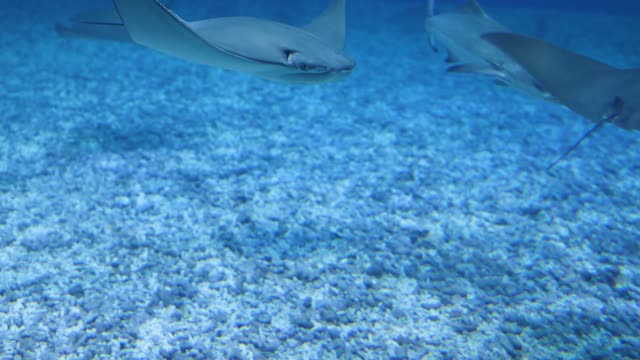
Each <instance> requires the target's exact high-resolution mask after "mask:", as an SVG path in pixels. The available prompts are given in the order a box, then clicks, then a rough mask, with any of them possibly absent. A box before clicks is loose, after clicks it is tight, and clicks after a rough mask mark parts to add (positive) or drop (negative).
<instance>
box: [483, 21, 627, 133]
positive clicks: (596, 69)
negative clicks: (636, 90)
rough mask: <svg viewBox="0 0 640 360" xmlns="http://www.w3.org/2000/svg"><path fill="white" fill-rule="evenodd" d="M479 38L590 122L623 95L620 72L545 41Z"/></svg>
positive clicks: (515, 36) (497, 36)
mask: <svg viewBox="0 0 640 360" xmlns="http://www.w3.org/2000/svg"><path fill="white" fill-rule="evenodd" d="M483 38H484V39H486V40H488V41H489V42H491V43H492V44H494V45H495V46H497V47H498V48H499V49H501V50H502V51H504V52H505V53H506V54H507V55H509V56H510V57H511V58H513V59H514V60H515V61H517V62H518V63H519V64H520V65H521V66H522V67H523V68H524V69H525V70H526V71H527V72H528V73H529V74H531V76H533V77H534V78H535V79H536V80H537V81H538V82H539V83H540V84H541V85H542V87H543V88H544V89H545V90H546V91H548V92H549V93H550V94H551V95H553V97H554V98H556V99H557V100H558V101H559V102H561V103H563V104H564V105H566V106H568V107H569V108H570V109H572V110H573V111H575V112H577V113H578V114H581V115H582V116H584V117H586V118H588V119H591V120H593V121H599V119H600V117H601V116H602V114H603V112H605V111H606V109H607V106H608V104H610V103H611V101H612V100H613V99H615V98H616V96H619V95H620V93H621V92H623V91H624V90H623V88H624V86H623V82H624V79H623V78H622V76H623V71H621V70H619V69H616V68H614V67H612V66H610V65H607V64H604V63H601V62H598V61H596V60H593V59H591V58H588V57H586V56H582V55H580V54H576V53H574V52H571V51H569V50H566V49H563V48H561V47H558V46H556V45H553V44H550V43H548V42H545V41H542V40H539V39H536V38H532V37H528V36H524V35H518V34H513V33H489V34H484V35H483Z"/></svg>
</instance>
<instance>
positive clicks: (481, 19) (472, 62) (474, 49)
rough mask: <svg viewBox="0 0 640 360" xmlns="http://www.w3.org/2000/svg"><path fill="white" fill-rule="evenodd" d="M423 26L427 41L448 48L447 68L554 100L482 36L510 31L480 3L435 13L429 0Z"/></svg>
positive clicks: (435, 48)
mask: <svg viewBox="0 0 640 360" xmlns="http://www.w3.org/2000/svg"><path fill="white" fill-rule="evenodd" d="M427 7H428V15H427V18H426V20H425V23H424V25H425V29H426V31H427V33H428V34H429V43H430V45H431V48H432V49H433V50H434V51H437V46H436V43H438V44H441V45H442V46H443V47H444V48H446V50H447V52H448V57H447V60H446V61H447V63H449V64H451V65H450V66H449V68H448V70H447V71H448V72H465V73H476V74H486V75H490V76H493V77H494V78H495V79H496V83H497V84H498V85H504V86H509V87H512V88H515V89H518V90H520V91H522V92H524V93H526V94H528V95H530V96H533V97H536V98H542V99H545V100H551V101H553V99H552V97H551V95H550V94H549V93H548V92H547V91H546V90H545V89H544V88H543V87H542V86H540V84H539V83H538V82H537V81H536V80H535V79H534V78H533V77H532V76H531V75H529V74H528V73H527V72H526V71H525V70H524V69H523V68H522V66H520V64H518V63H517V62H515V61H513V60H512V59H511V58H510V57H509V56H508V55H506V54H505V53H504V52H503V51H502V50H500V49H499V48H498V47H496V46H494V45H493V44H492V43H491V42H489V41H486V40H485V39H483V38H482V34H485V33H488V32H509V29H507V28H506V27H505V26H503V25H502V24H500V23H498V22H497V21H495V20H494V19H493V18H491V17H490V16H489V15H487V13H486V12H485V11H484V10H483V9H482V8H481V7H480V5H479V4H478V2H477V1H476V0H469V1H468V2H467V3H466V4H465V5H463V6H462V7H460V8H458V9H456V10H455V11H452V12H448V13H444V14H439V15H434V0H428V3H427Z"/></svg>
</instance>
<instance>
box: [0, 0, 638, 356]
mask: <svg viewBox="0 0 640 360" xmlns="http://www.w3.org/2000/svg"><path fill="white" fill-rule="evenodd" d="M69 11H70V12H71V11H73V10H69ZM382 13H384V14H392V13H393V11H390V12H382ZM407 13H410V12H402V11H398V13H397V15H396V17H395V18H396V19H397V18H399V17H402V16H403V15H402V14H407ZM61 14H62V12H61ZM61 14H57V15H60V16H62V15H61ZM536 14H537V15H536ZM14 15H15V16H8V17H5V16H2V22H3V23H1V24H0V28H3V29H11V31H2V32H0V49H2V52H1V53H0V69H3V71H2V72H3V76H2V77H0V88H1V89H2V93H0V113H1V114H2V115H1V117H0V354H2V356H1V357H0V358H2V359H19V358H23V359H32V358H33V359H36V358H38V359H58V358H68V359H90V358H131V359H163V358H164V359H180V358H197V359H203V358H212V359H264V358H283V359H285V358H286V359H335V358H344V359H508V358H522V359H524V358H526V359H560V358H566V359H570V358H580V359H583V358H584V359H586V358H591V359H623V358H627V359H633V358H640V340H639V338H638V337H639V336H640V310H639V307H638V300H639V299H640V267H639V266H640V261H639V260H638V256H639V255H640V246H639V241H638V239H639V236H640V209H639V208H638V202H637V199H638V196H639V195H640V187H639V185H638V180H637V179H638V178H640V167H639V166H638V156H637V153H638V152H639V150H640V141H639V139H640V138H639V137H638V134H637V133H629V132H624V131H622V130H619V129H616V128H613V127H608V128H606V129H604V130H602V131H600V132H599V133H598V134H597V135H595V136H593V138H592V139H590V140H589V141H588V142H587V143H586V144H585V145H583V146H582V147H581V148H580V149H579V150H578V151H576V152H575V153H574V154H573V155H572V156H571V157H570V158H569V159H567V160H566V161H564V162H562V163H561V164H560V165H559V166H558V167H557V168H556V169H555V170H554V171H552V172H546V171H545V170H544V168H545V166H547V165H548V164H549V163H550V162H551V161H553V160H554V159H555V158H556V156H558V155H559V154H561V153H562V152H563V151H564V150H565V149H566V148H567V146H569V145H570V144H572V143H573V142H574V141H575V140H576V139H578V138H579V137H580V136H581V135H582V134H583V133H584V132H585V131H586V129H588V128H589V127H590V126H591V125H590V124H589V123H587V122H586V121H584V120H583V119H581V118H580V117H578V116H576V115H574V114H572V113H571V112H569V111H568V110H566V109H564V108H562V107H558V106H554V105H550V104H544V103H541V102H538V101H535V100H530V99H527V98H526V97H524V96H520V95H519V94H516V93H514V92H512V91H510V90H509V89H503V88H498V87H494V86H493V85H492V84H491V82H490V81H487V80H485V79H481V78H477V77H469V76H451V75H449V76H447V75H445V74H444V73H443V69H444V66H443V64H442V61H441V60H442V59H441V57H442V54H432V53H431V52H430V50H429V49H428V46H427V45H426V42H425V36H424V34H422V32H421V31H420V27H419V26H418V27H416V29H415V30H416V31H415V32H413V31H411V30H413V29H414V28H413V27H412V24H414V23H413V22H407V26H390V27H389V28H388V29H384V28H380V27H378V28H373V27H365V26H364V25H361V26H360V27H358V26H357V25H356V26H353V27H352V31H351V33H350V34H349V45H348V47H349V52H350V53H351V54H352V55H353V56H354V57H355V58H356V59H357V60H358V63H359V65H358V68H357V72H356V73H354V74H353V76H352V77H351V78H350V79H348V80H347V81H344V82H341V83H335V84H327V85H323V86H317V87H303V88H298V87H289V86H285V85H280V84H273V83H269V82H265V81H261V80H256V79H253V78H250V77H247V76H244V75H239V74H235V73H230V72H225V71H219V70H215V69H209V68H206V67H201V66H197V65H192V64H188V63H185V62H182V61H179V60H174V59H171V58H168V57H165V56H162V55H159V54H155V53H153V52H150V51H148V50H145V49H142V48H138V47H135V46H130V45H122V44H111V43H107V42H91V41H83V40H68V39H59V38H57V37H56V36H55V35H54V34H53V33H52V32H51V24H52V23H53V21H55V18H46V17H45V16H43V15H41V16H40V17H37V18H36V20H38V22H37V23H36V24H35V25H29V21H28V20H26V18H25V14H24V13H23V12H22V11H16V12H15V14H14ZM496 16H499V18H500V19H501V20H502V21H505V22H508V23H510V25H513V26H519V28H518V29H520V30H522V31H529V30H531V29H534V28H536V26H537V28H538V29H540V24H541V22H543V23H544V24H546V25H544V27H543V30H544V31H548V34H553V36H550V38H553V39H555V40H556V41H558V42H561V43H563V44H564V45H565V46H570V47H573V48H575V49H584V50H585V51H586V52H588V53H589V54H591V55H593V56H598V57H599V58H601V59H603V60H607V61H610V62H611V63H615V64H618V65H629V66H630V65H634V64H635V65H636V66H638V65H640V58H639V54H638V52H637V49H638V44H639V43H640V37H637V38H633V39H632V38H630V36H632V35H633V34H638V32H637V19H633V18H612V17H605V16H598V17H596V16H587V15H574V16H569V15H568V14H563V13H557V14H538V13H534V15H532V13H529V12H526V11H523V10H520V11H518V12H509V11H507V10H502V11H499V12H496ZM393 18H394V17H393V15H391V17H390V18H389V19H393ZM540 19H543V20H540ZM30 21H34V20H33V19H31V20H30ZM385 22H387V23H390V20H388V19H387V20H385V19H382V18H381V19H380V23H385ZM373 23H375V21H371V23H370V24H368V25H371V24H373ZM415 24H418V25H419V21H416V22H415ZM594 24H600V25H601V26H602V27H601V28H599V27H598V26H594ZM396 25H397V24H396ZM605 40H607V41H605ZM598 49H601V51H599V50H598Z"/></svg>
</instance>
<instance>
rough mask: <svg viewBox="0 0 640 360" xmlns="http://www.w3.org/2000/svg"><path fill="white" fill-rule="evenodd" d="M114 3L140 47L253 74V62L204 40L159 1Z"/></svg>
mask: <svg viewBox="0 0 640 360" xmlns="http://www.w3.org/2000/svg"><path fill="white" fill-rule="evenodd" d="M113 3H114V5H115V7H116V9H117V11H118V13H119V15H120V18H121V19H122V22H123V23H124V25H125V27H126V29H127V31H128V32H129V35H130V36H131V38H132V39H133V41H135V42H136V43H138V44H140V45H144V46H146V47H149V48H151V49H154V50H158V51H161V52H163V53H166V54H169V55H173V56H175V57H179V58H182V59H185V60H189V61H193V62H196V63H200V64H205V65H210V66H217V67H222V68H226V69H231V70H238V71H249V72H250V71H251V68H252V64H251V62H249V61H247V60H246V59H243V58H239V57H237V56H235V55H234V54H232V53H229V52H227V51H225V50H224V49H223V48H220V47H218V46H216V44H212V43H210V42H209V41H207V40H206V39H204V38H202V37H201V36H200V35H198V34H197V33H196V32H194V31H193V29H192V28H191V27H190V26H189V24H188V23H187V22H185V21H184V20H182V19H181V18H180V17H178V16H177V15H176V14H174V13H173V12H171V11H170V10H169V9H167V8H166V7H164V6H163V5H162V4H161V3H159V2H158V1H157V0H113ZM239 40H241V39H239Z"/></svg>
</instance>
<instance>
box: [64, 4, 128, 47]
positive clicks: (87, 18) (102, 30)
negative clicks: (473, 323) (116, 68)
mask: <svg viewBox="0 0 640 360" xmlns="http://www.w3.org/2000/svg"><path fill="white" fill-rule="evenodd" d="M55 30H56V32H57V33H58V34H59V35H60V36H63V37H87V38H92V39H102V40H113V41H125V42H132V41H133V40H132V39H131V36H129V32H127V29H126V28H125V26H124V23H123V22H122V19H120V15H118V12H117V11H116V10H115V9H107V10H99V11H90V12H86V13H82V14H78V15H76V16H74V17H73V18H72V19H71V26H65V25H62V24H56V25H55Z"/></svg>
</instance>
